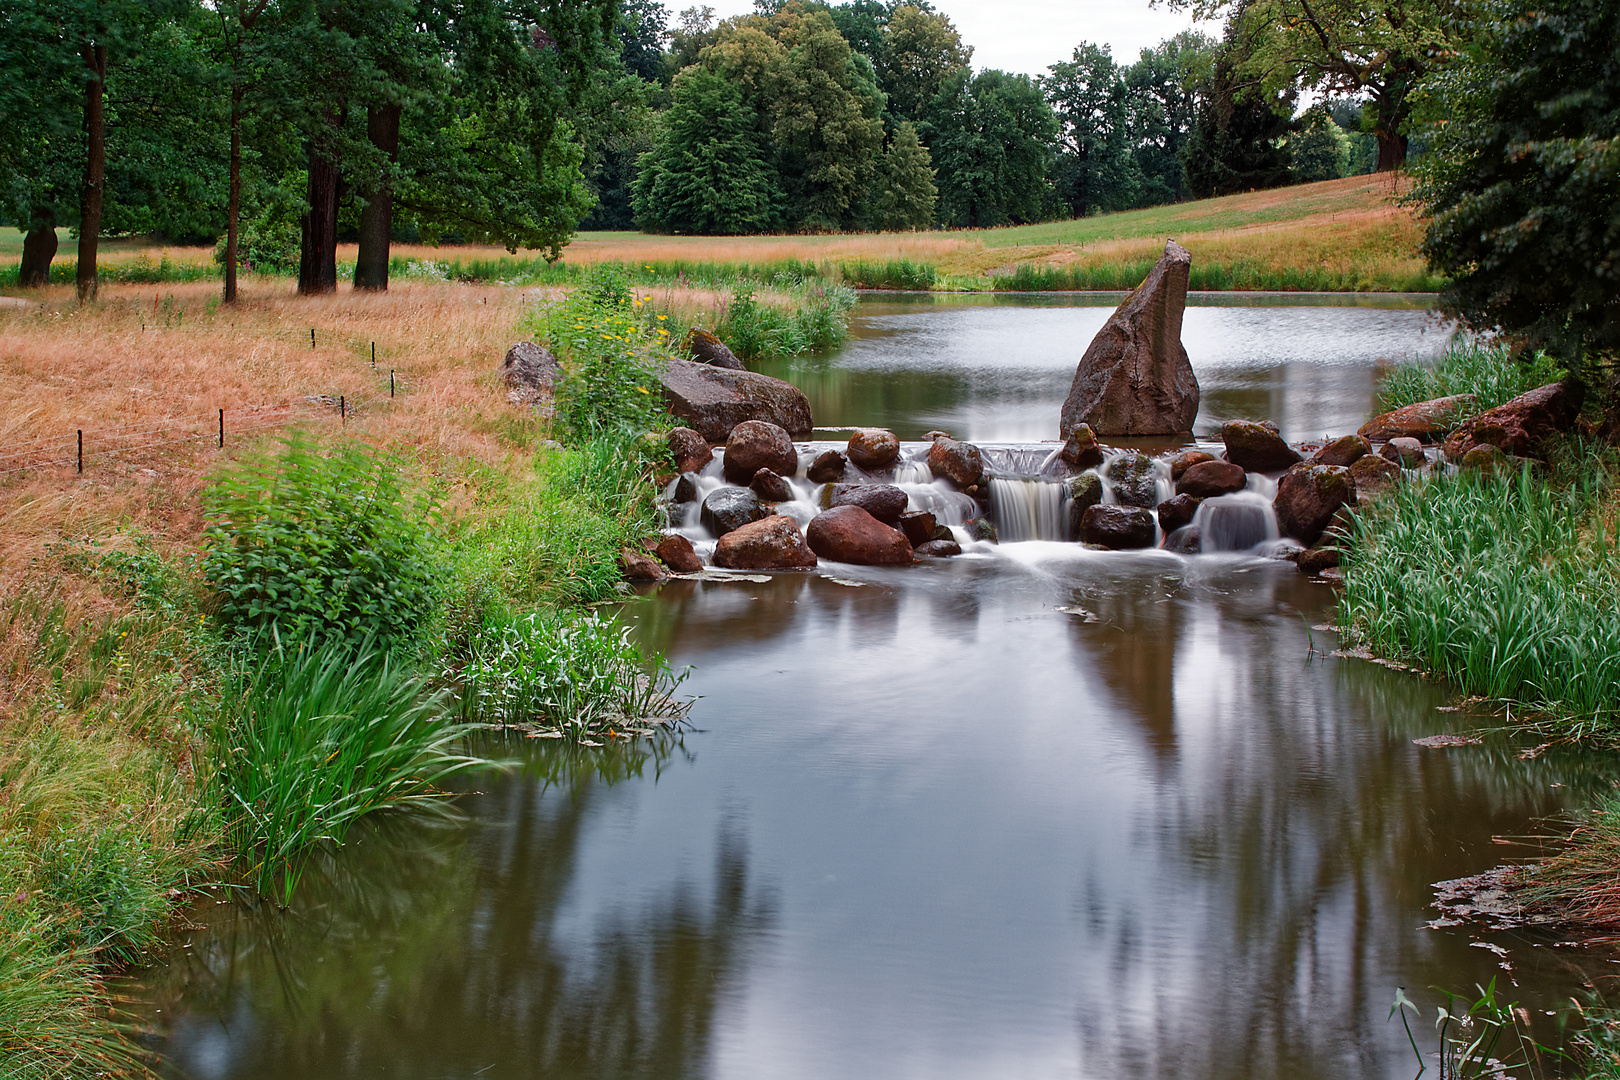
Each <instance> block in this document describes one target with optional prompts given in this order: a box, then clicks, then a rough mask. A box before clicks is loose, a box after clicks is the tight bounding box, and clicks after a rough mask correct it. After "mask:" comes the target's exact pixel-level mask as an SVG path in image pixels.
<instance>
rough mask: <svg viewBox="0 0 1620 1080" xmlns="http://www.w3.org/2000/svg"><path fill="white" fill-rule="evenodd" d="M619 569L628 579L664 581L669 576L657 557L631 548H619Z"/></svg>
mask: <svg viewBox="0 0 1620 1080" xmlns="http://www.w3.org/2000/svg"><path fill="white" fill-rule="evenodd" d="M619 570H620V572H621V573H623V574H624V579H625V580H626V581H662V580H664V579H665V578H666V577H668V576H669V575H668V574H667V573H665V572H664V568H663V567H662V566H661V565H659V562H658V560H657V559H655V558H653V557H652V556H650V555H644V554H642V553H641V552H639V551H632V550H631V549H630V548H620V549H619Z"/></svg>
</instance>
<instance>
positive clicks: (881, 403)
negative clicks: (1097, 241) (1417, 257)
mask: <svg viewBox="0 0 1620 1080" xmlns="http://www.w3.org/2000/svg"><path fill="white" fill-rule="evenodd" d="M1119 295H1120V294H1107V293H1084V294H1067V295H1059V296H1046V297H1031V296H1015V297H1009V296H1000V297H985V296H966V297H945V296H928V295H927V294H922V295H914V294H907V295H906V296H904V297H902V298H890V297H873V296H870V295H869V296H867V297H865V298H863V300H862V302H861V304H860V305H859V307H857V308H856V311H855V319H854V321H853V323H852V326H851V335H852V336H851V340H850V341H849V343H848V344H847V345H846V346H845V347H844V348H843V349H842V350H841V351H840V352H838V353H836V354H834V355H833V356H831V357H824V358H816V359H799V360H793V361H786V362H782V363H777V364H773V365H766V366H761V367H760V368H759V370H761V371H764V372H765V373H766V374H770V375H776V376H779V377H781V378H786V379H789V380H790V381H792V382H793V383H794V384H796V385H797V386H799V387H800V388H801V389H803V390H804V392H805V393H806V395H807V396H808V397H809V398H810V407H811V413H812V415H814V416H815V418H816V420H817V421H818V422H819V423H822V424H828V425H837V426H844V427H853V426H861V425H877V426H882V427H888V428H890V429H892V430H893V431H895V432H896V433H897V434H898V435H899V436H900V437H901V438H903V439H917V438H921V437H922V436H923V435H924V434H925V433H927V432H928V431H929V430H931V429H934V428H939V429H941V430H945V431H950V432H951V433H952V434H954V435H956V436H957V437H959V438H965V439H973V440H998V439H1005V440H1042V439H1055V438H1057V437H1058V433H1057V417H1058V412H1059V410H1060V408H1061V407H1062V404H1063V399H1064V397H1066V396H1067V394H1068V392H1069V384H1070V382H1071V380H1072V379H1073V378H1074V368H1075V365H1076V364H1077V363H1078V362H1079V360H1080V357H1081V355H1082V354H1083V353H1084V352H1085V350H1086V346H1087V345H1089V344H1090V343H1091V339H1092V337H1093V336H1095V334H1096V333H1097V331H1098V330H1099V329H1100V328H1101V327H1102V324H1103V322H1104V321H1105V320H1106V319H1107V318H1108V316H1109V314H1110V313H1111V312H1112V310H1113V308H1114V306H1115V305H1116V304H1117V303H1118V302H1119ZM1275 299H1277V298H1276V297H1273V296H1267V295H1264V294H1262V295H1260V296H1257V297H1256V296H1247V295H1243V296H1238V295H1232V294H1226V295H1219V296H1203V297H1200V296H1194V297H1193V298H1192V300H1191V304H1192V306H1190V307H1189V308H1188V310H1187V313H1186V318H1185V319H1184V321H1183V326H1182V340H1183V341H1184V343H1185V344H1186V346H1187V353H1188V355H1189V356H1190V357H1191V359H1192V364H1193V370H1194V372H1195V373H1196V374H1197V376H1198V381H1199V385H1200V388H1201V390H1202V397H1201V401H1200V408H1199V413H1198V419H1197V421H1196V422H1195V424H1194V428H1195V430H1196V432H1197V433H1198V434H1200V435H1207V434H1209V433H1211V432H1213V431H1215V430H1216V429H1217V428H1218V427H1219V426H1220V423H1221V422H1222V421H1223V420H1229V419H1233V418H1243V419H1257V420H1274V421H1276V423H1277V424H1278V425H1279V426H1280V427H1281V428H1282V431H1283V434H1284V435H1285V436H1287V437H1288V438H1290V439H1306V438H1319V437H1321V436H1322V435H1323V434H1326V433H1332V434H1335V435H1340V434H1343V433H1345V432H1346V431H1353V430H1355V428H1356V427H1357V426H1359V425H1360V423H1361V422H1362V420H1364V419H1365V418H1366V415H1367V408H1368V406H1369V405H1370V404H1371V401H1372V398H1373V394H1374V391H1375V390H1376V386H1377V380H1378V378H1379V376H1380V375H1381V373H1382V371H1383V368H1384V367H1385V366H1387V365H1388V364H1390V363H1393V362H1395V361H1399V360H1406V359H1410V358H1412V357H1414V356H1421V357H1429V356H1436V355H1438V354H1439V353H1440V352H1441V351H1442V350H1443V349H1444V348H1445V345H1446V342H1447V341H1448V340H1449V337H1450V329H1449V327H1446V326H1443V325H1441V324H1439V323H1437V322H1436V321H1435V319H1434V317H1433V316H1432V315H1431V314H1430V313H1429V312H1428V311H1426V310H1424V308H1423V305H1422V304H1421V303H1414V302H1413V301H1411V300H1407V299H1405V298H1389V297H1360V298H1356V300H1357V301H1358V302H1357V303H1354V304H1345V303H1343V302H1342V301H1343V300H1344V299H1345V298H1342V297H1317V298H1315V300H1316V301H1317V302H1315V303H1313V304H1312V305H1309V306H1301V304H1300V300H1301V299H1302V298H1301V297H1299V296H1297V295H1295V296H1291V297H1284V298H1283V299H1285V300H1286V301H1287V302H1288V306H1286V307H1283V306H1277V305H1276V304H1274V303H1270V302H1268V301H1271V300H1275ZM1322 301H1326V302H1322Z"/></svg>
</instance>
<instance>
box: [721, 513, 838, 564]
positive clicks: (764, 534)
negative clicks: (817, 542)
mask: <svg viewBox="0 0 1620 1080" xmlns="http://www.w3.org/2000/svg"><path fill="white" fill-rule="evenodd" d="M714 565H716V566H719V567H724V568H725V569H727V570H803V569H807V568H809V567H812V566H814V565H816V556H815V554H814V553H813V552H812V551H811V550H810V548H809V546H808V545H807V544H806V543H805V541H804V534H803V533H801V532H799V523H798V522H797V521H794V520H793V519H792V518H790V517H788V516H787V515H786V514H772V515H771V516H770V517H767V518H761V519H760V520H758V521H751V522H749V523H748V524H746V525H740V526H738V527H737V528H735V529H733V530H732V531H731V532H728V533H726V535H724V536H722V537H721V538H720V542H719V543H717V544H715V546H714Z"/></svg>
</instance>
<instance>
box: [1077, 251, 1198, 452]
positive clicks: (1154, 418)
mask: <svg viewBox="0 0 1620 1080" xmlns="http://www.w3.org/2000/svg"><path fill="white" fill-rule="evenodd" d="M1191 270H1192V253H1191V252H1189V251H1188V250H1187V249H1186V248H1184V247H1182V246H1181V245H1180V244H1178V243H1176V242H1175V241H1174V240H1172V241H1170V242H1169V243H1167V244H1165V246H1164V256H1163V257H1162V258H1161V259H1159V261H1158V262H1157V263H1155V264H1154V266H1153V269H1152V270H1150V271H1149V272H1148V276H1147V278H1146V279H1145V280H1144V281H1143V282H1142V284H1140V285H1138V286H1137V287H1136V289H1135V290H1134V291H1133V292H1132V293H1131V294H1130V295H1129V296H1127V297H1126V298H1125V302H1124V303H1122V304H1120V305H1119V309H1118V310H1116V311H1115V312H1114V314H1113V315H1112V316H1111V317H1110V318H1109V320H1108V322H1107V323H1105V324H1104V325H1103V328H1102V329H1101V330H1099V331H1098V332H1097V336H1096V337H1095V338H1093V339H1092V341H1091V346H1090V347H1089V348H1088V349H1086V353H1085V356H1083V357H1082V358H1081V360H1080V366H1079V367H1077V368H1076V369H1075V372H1074V383H1073V385H1072V386H1071V387H1070V388H1069V397H1068V400H1066V401H1064V403H1063V414H1062V418H1061V420H1060V422H1059V424H1058V434H1059V436H1067V434H1068V433H1069V432H1070V431H1072V430H1074V426H1075V425H1076V424H1081V423H1084V424H1090V425H1091V429H1092V430H1093V431H1095V432H1096V433H1097V434H1098V435H1105V436H1106V435H1170V434H1174V433H1176V432H1179V431H1191V430H1192V424H1193V418H1194V417H1196V416H1197V415H1198V379H1197V377H1196V376H1194V375H1193V369H1192V363H1191V362H1190V361H1189V360H1188V359H1187V350H1186V349H1185V348H1183V347H1182V344H1181V316H1182V312H1183V310H1184V309H1185V308H1186V305H1187V278H1188V275H1189V274H1190V272H1191Z"/></svg>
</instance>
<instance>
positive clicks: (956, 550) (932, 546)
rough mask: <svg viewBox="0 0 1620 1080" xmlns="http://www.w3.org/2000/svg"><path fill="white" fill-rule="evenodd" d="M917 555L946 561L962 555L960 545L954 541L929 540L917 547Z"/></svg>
mask: <svg viewBox="0 0 1620 1080" xmlns="http://www.w3.org/2000/svg"><path fill="white" fill-rule="evenodd" d="M917 554H918V555H922V556H925V557H927V558H930V559H948V558H950V557H951V556H952V555H960V554H962V545H961V544H958V543H957V542H956V541H955V540H929V541H927V542H926V543H923V544H918V545H917Z"/></svg>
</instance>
